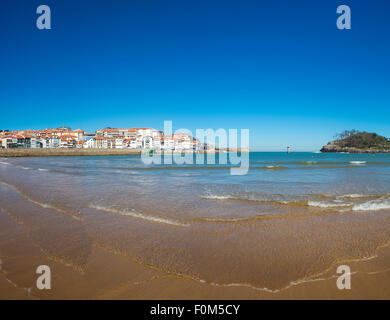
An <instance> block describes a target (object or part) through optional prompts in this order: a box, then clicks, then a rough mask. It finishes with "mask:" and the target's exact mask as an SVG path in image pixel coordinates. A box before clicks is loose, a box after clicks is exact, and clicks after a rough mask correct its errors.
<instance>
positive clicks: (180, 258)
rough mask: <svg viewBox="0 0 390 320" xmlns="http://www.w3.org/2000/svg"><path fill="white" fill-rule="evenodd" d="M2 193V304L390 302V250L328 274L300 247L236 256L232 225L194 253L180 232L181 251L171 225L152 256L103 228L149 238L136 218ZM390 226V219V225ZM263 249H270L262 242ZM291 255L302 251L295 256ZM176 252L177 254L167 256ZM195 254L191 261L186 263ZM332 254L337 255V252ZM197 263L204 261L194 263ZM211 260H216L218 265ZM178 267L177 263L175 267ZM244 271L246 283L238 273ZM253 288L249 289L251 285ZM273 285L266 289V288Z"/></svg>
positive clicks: (278, 245) (162, 229)
mask: <svg viewBox="0 0 390 320" xmlns="http://www.w3.org/2000/svg"><path fill="white" fill-rule="evenodd" d="M2 191H3V192H2V194H6V195H7V198H8V199H10V200H12V203H14V205H9V206H7V205H5V204H4V203H2V208H3V209H2V210H1V211H0V258H1V272H0V297H1V299H389V297H390V289H389V288H390V248H389V247H388V246H387V245H384V246H383V247H378V249H375V250H374V251H372V252H369V251H370V250H371V249H369V250H368V251H367V254H368V255H369V254H372V255H371V256H370V257H366V258H369V259H365V258H364V257H360V258H357V257H353V258H351V260H350V261H348V259H347V260H344V261H337V263H336V262H333V263H330V265H329V266H328V267H327V268H326V269H325V270H324V269H323V268H324V266H326V265H327V263H328V262H330V261H331V260H332V259H329V260H327V259H326V258H325V257H324V261H322V262H321V263H319V262H318V261H315V259H314V258H313V257H311V255H312V254H313V252H315V250H314V251H313V248H312V249H310V246H309V247H306V248H305V247H303V246H301V247H300V250H296V249H297V247H295V245H294V246H292V247H291V248H290V247H288V246H287V248H286V242H285V240H286V239H277V238H275V239H272V243H271V244H272V247H273V248H268V249H267V248H264V253H263V254H260V255H255V254H252V252H251V248H248V247H245V246H244V247H243V246H242V245H247V244H248V242H247V240H246V239H244V240H243V241H242V242H241V243H238V244H237V247H235V246H234V243H229V241H228V238H229V237H224V236H223V235H224V233H225V234H228V233H227V232H228V229H229V228H230V227H231V226H227V225H224V226H223V227H222V226H219V224H218V226H211V228H212V230H213V231H212V233H213V234H215V235H217V236H222V242H221V243H220V242H219V241H218V240H217V239H216V238H214V236H211V235H210V234H209V233H208V231H207V228H206V232H205V231H204V230H205V226H204V225H203V226H202V231H201V230H200V229H199V230H197V231H192V232H191V233H190V235H188V237H189V238H191V239H193V241H192V248H191V247H188V246H189V244H188V242H186V240H185V239H186V237H185V236H183V235H181V236H178V237H177V235H178V234H177V233H176V232H177V230H176V229H180V228H179V227H173V228H174V230H175V234H176V238H177V239H178V241H183V246H180V245H179V248H178V244H177V243H176V244H174V243H173V242H170V239H169V237H168V236H167V234H165V233H166V232H168V233H169V232H170V230H172V229H171V228H172V226H166V225H163V224H156V225H157V228H155V229H154V228H152V229H150V231H152V230H153V229H154V232H156V231H157V230H159V232H158V234H157V235H158V236H156V237H155V240H153V241H158V239H161V238H160V237H161V236H165V240H164V241H165V242H166V246H161V245H156V246H155V247H149V248H150V252H149V253H145V252H144V249H143V248H142V245H141V246H140V248H136V249H134V248H132V244H134V242H132V239H131V238H132V237H134V239H135V240H136V241H139V238H138V236H137V234H136V233H135V230H134V232H133V233H131V234H128V235H127V236H125V235H123V234H122V231H123V230H122V231H121V228H120V227H117V230H110V231H107V232H102V230H101V229H100V227H99V226H102V225H105V224H104V221H105V220H106V219H116V218H119V219H121V220H122V219H123V221H122V223H124V224H126V226H127V227H126V230H129V224H132V225H135V226H134V227H135V228H136V229H137V228H139V227H141V226H143V228H144V231H145V228H148V227H150V226H148V223H147V222H144V221H138V220H136V221H132V219H131V218H130V221H125V220H129V218H128V217H116V216H114V217H110V216H109V215H108V216H106V215H103V217H100V218H101V219H98V218H97V216H96V212H93V211H92V210H91V211H90V213H89V214H87V215H85V216H84V219H83V222H82V223H81V224H80V222H79V221H77V220H76V219H73V218H72V217H70V216H66V215H59V214H58V212H54V210H51V209H47V208H45V209H44V208H41V207H39V206H37V205H36V204H32V205H31V204H30V203H27V202H26V200H25V199H23V197H21V196H20V195H18V194H17V193H16V192H15V191H14V190H12V189H11V190H10V189H8V190H7V191H6V192H4V188H3V190H2ZM15 204H17V205H15ZM27 206H28V207H27ZM41 215H42V216H43V215H47V217H46V218H45V219H44V220H42V219H41V221H45V223H44V224H41V223H37V220H38V219H39V216H41ZM100 215H101V214H100ZM311 218H315V217H311ZM389 218H390V217H386V220H387V219H389ZM285 219H288V218H285ZM97 220H100V221H97ZM284 223H285V221H284V222H283V219H282V220H280V219H270V220H268V221H267V223H266V224H264V223H263V227H265V226H267V228H281V226H282V224H284ZM153 226H154V225H153ZM234 227H236V226H234ZM241 227H242V228H244V229H247V228H254V226H253V224H251V226H248V225H247V224H245V223H244V224H242V225H241ZM195 228H196V227H195ZM293 228H294V227H293ZM181 229H185V228H181ZM218 229H219V230H218ZM66 230H68V231H69V233H68V232H66ZM132 231H133V230H132ZM209 231H210V230H209ZM272 233H274V232H272ZM207 235H208V236H209V237H207ZM292 237H293V233H291V234H290V235H289V236H288V239H287V241H292V239H293V238H292ZM201 238H205V240H202V239H201ZM50 239H52V240H50ZM134 239H133V240H134ZM295 240H297V239H295ZM236 241H237V239H235V241H234V242H236ZM327 241H330V239H327ZM204 242H205V243H204ZM170 243H171V245H170ZM330 243H331V241H330ZM319 244H320V242H317V244H316V245H319ZM264 245H265V246H269V245H270V244H269V243H268V244H267V243H266V242H264ZM376 245H378V243H376V244H375V246H376ZM148 246H149V244H148ZM203 246H209V248H208V252H211V253H210V255H208V254H206V255H204V252H205V248H204V247H203ZM180 247H182V249H180ZM293 247H295V248H296V249H295V250H294V249H293ZM170 249H172V252H174V254H172V255H170V254H168V253H167V252H164V250H167V251H169V250H170ZM269 249H271V251H269ZM156 250H158V252H157V251H156ZM289 250H294V251H293V252H291V255H287V252H288V251H289ZM302 250H304V251H302ZM240 251H241V252H240ZM278 251H279V252H278ZM188 252H190V253H191V254H190V255H188ZM331 252H334V249H332V250H331ZM269 253H271V255H270V256H268V254H269ZM326 253H328V252H327V251H326V250H325V249H324V254H326ZM248 254H249V256H248ZM339 254H340V253H339ZM272 255H274V258H272ZM305 255H306V256H307V257H305ZM245 257H247V258H246V259H247V260H245ZM195 258H196V259H197V261H195V260H193V259H195ZM211 258H213V259H214V261H211V260H210V259H211ZM154 259H155V261H154ZM171 259H177V260H176V261H171ZM231 259H232V260H234V261H231ZM237 259H241V260H242V259H244V260H243V261H241V262H239V261H236V260H237ZM229 261H230V262H231V263H232V265H235V267H232V266H226V267H227V268H226V269H225V270H224V264H225V265H226V264H227V263H229ZM300 263H301V267H302V270H301V271H302V272H301V271H300ZM306 263H309V264H310V263H311V264H312V265H313V268H312V271H310V273H311V274H307V270H308V268H307V265H306ZM42 264H45V265H48V266H50V268H51V272H52V290H43V291H40V290H38V289H37V288H36V286H35V281H36V279H37V277H38V275H36V274H35V270H36V268H37V266H39V265H42ZM340 264H347V265H349V266H350V268H351V270H352V289H351V290H338V289H337V287H336V278H335V277H336V276H337V275H336V269H337V266H338V265H340ZM216 268H217V269H219V270H216ZM309 269H310V268H309ZM275 270H276V271H275ZM236 272H237V273H240V274H239V275H238V274H235V273H236ZM299 275H301V276H302V277H301V279H298V277H299ZM304 275H306V276H304ZM201 276H202V277H203V279H202V278H201ZM294 278H295V279H296V280H295V281H294V283H289V281H290V280H292V279H294ZM245 279H246V280H247V281H248V284H246V283H245ZM235 282H237V284H235ZM267 284H268V285H269V286H268V287H269V288H268V289H267V287H266V286H265V285H267Z"/></svg>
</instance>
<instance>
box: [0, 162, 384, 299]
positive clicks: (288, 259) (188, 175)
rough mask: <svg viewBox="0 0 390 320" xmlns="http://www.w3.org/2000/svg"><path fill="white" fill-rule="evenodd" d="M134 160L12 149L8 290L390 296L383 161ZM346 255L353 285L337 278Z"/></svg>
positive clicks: (0, 278)
mask: <svg viewBox="0 0 390 320" xmlns="http://www.w3.org/2000/svg"><path fill="white" fill-rule="evenodd" d="M136 160H137V159H136V158H135V157H128V158H123V159H121V157H118V158H116V159H115V160H113V159H112V158H111V157H107V159H103V158H102V157H96V158H94V157H91V158H90V159H88V157H80V158H78V159H77V158H72V160H69V159H68V158H65V157H64V158H53V159H50V158H44V160H43V158H40V159H34V158H29V159H27V160H23V159H13V161H11V160H10V159H6V160H4V159H1V162H0V299H389V298H390V289H389V288H390V248H389V242H390V210H389V209H388V208H387V205H388V195H387V194H385V192H386V190H387V188H388V187H387V184H386V179H385V180H383V181H382V180H379V178H378V177H379V176H378V173H377V172H381V173H382V176H383V177H385V175H386V174H387V171H386V170H388V169H387V167H385V166H384V165H382V163H380V164H379V165H372V166H367V167H366V168H365V167H362V166H359V167H356V166H353V165H350V164H349V162H347V165H344V164H341V169H334V168H332V169H328V168H325V166H324V165H322V166H321V168H320V169H310V168H312V166H313V165H312V164H311V163H310V165H308V164H305V165H301V164H299V165H298V167H297V168H296V169H291V168H288V169H286V170H283V171H272V172H268V171H266V172H263V171H260V170H257V171H256V170H252V171H250V174H249V175H248V176H247V177H240V178H239V179H247V180H243V182H244V183H243V187H242V188H240V187H241V186H240V185H233V184H232V182H235V181H237V179H238V178H237V177H233V178H231V181H229V182H230V184H227V182H226V180H227V179H228V176H226V173H224V172H223V170H209V169H202V170H200V169H199V168H192V167H191V168H189V169H183V170H180V169H175V168H171V169H172V170H171V169H169V170H167V169H159V168H152V170H150V169H148V168H145V167H143V166H137V163H136ZM348 161H349V160H348ZM261 166H264V165H263V164H261ZM302 166H304V169H301V167H302ZM308 166H310V168H309V167H308ZM122 168H123V170H122ZM336 170H338V171H336ZM365 172H367V175H366V178H365V179H364V180H361V176H362V173H365ZM332 173H333V177H338V176H341V177H342V179H341V182H343V181H346V182H347V185H341V186H340V187H342V191H343V192H344V193H340V194H338V195H337V194H335V195H332V196H330V195H329V192H326V190H325V191H322V189H323V188H324V187H323V184H324V183H328V185H329V188H331V189H332V190H334V189H336V188H337V185H336V184H335V183H334V180H332V181H331V182H326V176H329V174H332ZM315 175H317V179H318V183H317V181H314V182H313V183H310V184H309V181H308V180H307V179H308V178H307V177H313V176H315ZM210 176H211V178H210ZM268 176H269V177H270V178H271V179H272V184H270V183H267V181H266V178H267V177H268ZM278 177H279V179H280V180H279V181H278V182H277V183H276V182H275V181H276V179H277V178H278ZM289 177H290V179H293V183H292V184H291V187H290V184H289V185H287V187H286V190H287V191H286V192H285V195H282V194H281V192H282V191H283V190H282V188H283V187H284V186H285V185H286V184H285V182H283V181H285V180H286V179H287V178H289ZM296 177H298V178H299V179H300V180H304V181H305V179H306V182H304V183H297V182H295V180H296V179H297V178H296ZM315 177H316V176H315ZM354 177H356V179H359V180H358V181H361V183H360V184H355V183H354V181H355V180H354ZM197 179H198V180H197ZM216 179H221V181H222V182H221V183H220V184H218V185H213V184H212V183H213V181H214V180H216ZM240 181H241V180H240ZM259 181H264V183H263V184H262V185H260V187H259V188H260V190H261V191H264V190H265V189H266V188H269V190H270V194H269V195H268V194H265V193H259V191H257V190H258V189H257V186H258V185H259V183H260V182H259ZM195 182H198V184H196V183H195ZM371 182H372V183H374V186H375V188H376V189H375V190H374V191H377V193H373V191H372V190H371ZM364 183H365V184H364ZM328 185H326V187H328ZM350 185H356V186H358V187H361V188H362V189H361V190H350V189H348V188H350ZM211 187H212V188H211ZM249 187H252V189H248V188H249ZM291 188H293V191H294V192H300V193H299V194H291V192H290V193H289V192H288V191H290V189H291ZM305 188H307V189H309V191H310V192H311V193H310V194H308V195H307V194H304V193H303V192H302V191H303V190H304V189H305ZM315 188H317V189H315ZM313 190H314V191H315V192H314V191H313ZM321 191H322V193H320V192H321ZM364 191H366V193H365V194H360V193H362V192H364ZM238 196H239V197H238ZM271 196H272V197H271ZM255 197H257V198H255ZM261 197H262V198H261ZM268 197H269V198H268ZM308 197H309V198H308ZM305 199H306V200H305ZM307 199H309V200H307ZM309 201H311V202H312V203H310V202H309ZM310 204H311V205H310ZM354 208H363V209H367V208H368V209H369V210H354ZM342 264H346V265H348V266H349V267H350V268H351V271H352V279H351V283H352V289H351V290H339V289H338V288H337V287H336V280H337V276H338V275H337V274H336V270H337V267H338V266H340V265H342ZM40 265H47V266H49V267H50V268H51V273H52V289H51V290H38V289H37V287H36V280H37V278H38V275H37V274H36V269H37V267H38V266H40Z"/></svg>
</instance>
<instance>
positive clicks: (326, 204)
mask: <svg viewBox="0 0 390 320" xmlns="http://www.w3.org/2000/svg"><path fill="white" fill-rule="evenodd" d="M307 205H308V206H310V207H319V208H337V207H349V206H351V204H350V203H341V202H340V203H336V202H328V201H311V200H309V201H308V202H307Z"/></svg>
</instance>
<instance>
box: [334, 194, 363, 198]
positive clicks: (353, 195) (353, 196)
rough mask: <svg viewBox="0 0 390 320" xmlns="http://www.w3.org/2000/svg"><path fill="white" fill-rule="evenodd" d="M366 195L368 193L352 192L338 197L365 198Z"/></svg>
mask: <svg viewBox="0 0 390 320" xmlns="http://www.w3.org/2000/svg"><path fill="white" fill-rule="evenodd" d="M364 197H367V195H364V194H358V193H352V194H344V195H342V196H338V197H337V198H364Z"/></svg>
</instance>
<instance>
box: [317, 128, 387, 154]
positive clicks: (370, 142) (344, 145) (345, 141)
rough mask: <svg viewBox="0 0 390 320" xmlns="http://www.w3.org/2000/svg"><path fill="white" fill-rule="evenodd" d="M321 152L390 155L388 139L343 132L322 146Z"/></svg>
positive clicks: (366, 134) (372, 134)
mask: <svg viewBox="0 0 390 320" xmlns="http://www.w3.org/2000/svg"><path fill="white" fill-rule="evenodd" d="M321 152H349V153H390V139H388V138H386V137H383V136H380V135H378V134H376V133H370V132H360V131H357V130H351V131H344V132H342V133H340V134H337V135H336V136H335V140H333V141H331V142H329V143H328V144H327V145H326V146H323V147H322V149H321Z"/></svg>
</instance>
